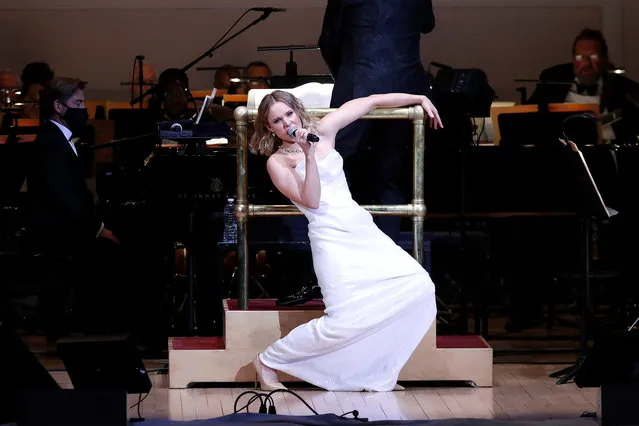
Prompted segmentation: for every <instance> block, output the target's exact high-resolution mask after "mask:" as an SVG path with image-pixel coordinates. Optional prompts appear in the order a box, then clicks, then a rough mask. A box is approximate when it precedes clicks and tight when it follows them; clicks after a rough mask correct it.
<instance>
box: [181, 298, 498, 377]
mask: <svg viewBox="0 0 639 426" xmlns="http://www.w3.org/2000/svg"><path fill="white" fill-rule="evenodd" d="M323 310H324V305H323V304H322V302H321V300H313V301H310V302H308V303H306V304H304V305H300V306H296V307H293V308H279V307H276V306H275V300H270V299H268V300H264V299H260V300H251V301H249V309H248V310H239V309H238V308H237V301H236V300H225V301H224V311H225V312H224V313H225V330H224V337H223V338H222V337H172V338H170V339H169V385H170V387H171V388H173V389H176V388H187V387H190V386H192V385H194V384H197V383H231V382H236V383H254V382H255V378H256V375H255V370H254V368H253V365H252V361H253V359H254V358H255V356H256V355H257V354H258V353H259V352H261V351H263V350H264V349H266V348H267V347H268V346H269V345H270V344H271V343H273V342H275V341H276V340H277V339H279V338H281V337H283V336H285V335H286V334H288V333H289V332H290V331H291V330H292V329H293V328H295V327H296V326H297V325H299V324H302V323H305V322H307V321H309V320H311V319H313V318H317V317H320V316H322V315H323V313H324V311H323ZM281 380H282V381H283V382H289V381H297V379H296V378H293V377H281ZM399 380H400V381H401V382H410V381H469V382H473V383H474V384H475V385H477V386H492V383H493V352H492V348H491V347H490V346H489V345H488V343H487V342H486V341H485V340H484V339H483V338H482V337H480V336H437V335H436V326H435V324H433V327H432V328H431V329H430V330H429V332H428V333H427V335H426V336H425V337H424V339H423V340H422V342H421V343H420V345H419V346H418V347H417V349H416V350H415V352H414V353H413V355H412V356H411V358H410V359H409V360H408V362H407V363H406V365H405V366H404V369H403V370H402V372H401V373H400V377H399Z"/></svg>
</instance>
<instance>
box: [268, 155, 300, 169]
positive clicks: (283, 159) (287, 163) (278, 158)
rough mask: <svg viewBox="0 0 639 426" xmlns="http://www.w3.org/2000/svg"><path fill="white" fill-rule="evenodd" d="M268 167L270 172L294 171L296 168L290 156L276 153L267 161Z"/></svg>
mask: <svg viewBox="0 0 639 426" xmlns="http://www.w3.org/2000/svg"><path fill="white" fill-rule="evenodd" d="M266 167H267V169H269V170H272V169H276V170H282V169H292V168H295V164H294V162H293V161H292V160H291V158H290V157H289V156H287V155H284V154H279V153H275V154H273V155H271V156H270V157H269V158H268V160H266Z"/></svg>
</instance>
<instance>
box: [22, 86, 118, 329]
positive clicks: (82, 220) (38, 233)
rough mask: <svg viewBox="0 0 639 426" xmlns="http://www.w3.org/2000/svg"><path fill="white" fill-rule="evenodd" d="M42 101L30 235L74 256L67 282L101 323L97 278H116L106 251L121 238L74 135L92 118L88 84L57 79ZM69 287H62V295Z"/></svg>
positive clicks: (44, 248)
mask: <svg viewBox="0 0 639 426" xmlns="http://www.w3.org/2000/svg"><path fill="white" fill-rule="evenodd" d="M40 104H41V110H40V113H41V117H42V118H44V119H45V121H44V123H43V124H42V126H41V128H40V131H39V133H38V136H37V137H36V140H35V141H34V143H33V149H32V154H31V158H30V165H29V174H28V177H27V191H28V198H29V204H30V227H29V234H30V236H31V241H32V243H33V244H34V248H36V249H37V250H38V251H41V252H45V253H48V254H49V255H50V256H56V258H57V259H58V261H59V262H61V263H62V262H68V259H71V261H70V263H67V267H66V268H65V269H64V271H65V279H64V280H63V281H67V279H68V280H71V281H72V283H71V286H73V287H74V291H75V292H76V294H77V296H78V298H79V299H78V307H79V308H80V309H81V310H84V311H85V314H86V315H87V316H88V317H92V318H91V320H93V319H95V320H96V321H99V322H102V320H106V319H107V318H109V316H108V314H106V313H105V312H102V313H101V314H102V315H107V316H105V317H104V318H95V315H100V314H98V312H97V311H95V310H94V308H95V306H96V303H95V302H97V300H98V299H101V298H102V296H103V294H100V295H98V293H102V292H103V291H104V288H103V287H102V288H101V287H100V286H98V285H96V281H97V278H98V277H99V276H101V277H104V278H105V279H106V278H107V277H112V275H111V274H109V271H113V269H114V265H110V264H107V265H106V267H105V262H108V260H107V259H105V256H104V255H105V253H108V252H109V251H110V250H111V249H112V248H111V247H110V246H112V245H117V244H118V243H119V241H118V239H117V238H116V236H115V235H114V234H113V232H111V231H110V230H109V229H108V228H106V227H105V226H104V223H103V222H102V221H101V220H100V219H99V217H98V215H97V214H96V206H95V203H94V198H93V194H92V193H91V191H89V189H88V187H87V185H86V181H85V176H86V173H85V170H84V168H83V163H82V161H81V158H80V156H79V155H78V149H77V147H76V146H75V144H74V140H75V138H74V136H76V135H79V134H81V133H82V132H83V131H84V129H85V126H86V123H87V120H88V114H87V110H86V108H85V106H84V83H83V82H82V81H80V80H76V79H70V78H55V79H53V80H52V82H51V83H50V85H49V86H48V87H46V88H45V89H44V90H43V91H42V96H41V102H40ZM65 258H66V259H67V260H64V259H65ZM96 268H99V269H101V270H100V271H98V270H96ZM76 283H77V284H78V285H77V286H74V284H76ZM94 285H96V287H93V286H94ZM64 291H65V289H61V290H60V291H59V292H58V294H60V293H61V292H64ZM89 301H92V302H91V303H90V302H89ZM56 308H57V309H59V308H60V307H59V306H58V307H56ZM93 314H95V315H93ZM84 320H88V318H83V323H84V324H87V323H86V322H84ZM91 320H89V321H91ZM57 331H59V330H57Z"/></svg>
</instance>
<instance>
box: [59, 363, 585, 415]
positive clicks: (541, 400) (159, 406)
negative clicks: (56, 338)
mask: <svg viewBox="0 0 639 426" xmlns="http://www.w3.org/2000/svg"><path fill="white" fill-rule="evenodd" d="M146 364H147V365H146V366H147V369H148V370H149V371H150V377H151V380H152V383H153V388H152V390H151V392H150V394H149V395H148V397H147V398H146V399H145V400H144V401H143V402H142V404H141V415H142V417H144V418H146V419H166V420H196V419H211V418H216V417H220V416H223V415H228V414H233V409H234V408H233V406H234V403H235V400H236V398H237V397H238V396H239V395H240V394H241V393H242V392H244V391H246V390H253V388H252V387H249V388H247V387H219V388H195V389H169V388H168V375H165V374H160V373H159V372H158V370H157V369H160V368H162V367H163V363H162V362H160V361H147V362H146ZM565 366H566V365H565V364H561V365H548V364H547V365H532V364H498V365H495V366H494V387H492V388H450V387H447V388H435V387H409V388H407V390H406V391H403V392H388V393H360V392H325V391H320V390H314V389H309V388H308V387H307V388H301V387H295V388H292V389H291V390H293V391H294V392H296V393H297V394H298V395H299V396H300V397H302V398H303V399H304V400H305V401H306V402H307V403H308V404H309V405H310V406H311V407H313V408H314V409H315V410H316V411H317V412H318V413H320V414H322V413H333V414H337V415H341V414H343V413H346V412H349V411H352V410H358V411H359V416H360V418H362V417H363V418H368V419H369V420H385V419H389V420H428V419H430V420H434V419H452V418H457V419H464V418H476V419H500V420H539V421H541V420H550V419H575V420H576V419H578V418H579V417H580V415H581V414H582V413H583V412H584V411H589V412H592V411H596V393H597V392H596V389H579V388H577V387H576V386H575V385H574V384H573V383H569V384H565V385H556V384H555V381H556V379H552V378H549V377H548V374H549V373H551V372H553V371H556V370H559V369H561V368H563V367H565ZM51 374H52V375H53V376H54V377H55V379H56V380H57V381H58V382H59V383H60V384H61V385H62V386H63V387H64V388H69V389H70V388H72V387H73V386H72V385H71V383H70V381H69V378H68V376H67V374H66V373H65V372H64V371H52V372H51ZM248 398H250V396H244V397H242V399H241V400H240V402H239V403H238V407H241V406H243V405H245V404H246V403H247V402H248ZM274 399H275V406H276V408H277V413H278V414H284V415H312V413H311V412H310V411H309V410H308V408H307V407H306V406H305V405H304V404H303V403H302V402H301V401H299V400H298V399H297V398H296V397H295V396H293V395H290V394H284V395H282V394H280V395H274ZM137 401H138V396H137V395H129V402H130V405H133V404H135V403H136V402H137ZM258 408H259V406H258V404H253V405H252V406H251V407H250V411H251V412H253V413H257V412H258ZM136 416H137V410H136V409H131V417H132V418H134V417H136ZM584 420H585V419H584Z"/></svg>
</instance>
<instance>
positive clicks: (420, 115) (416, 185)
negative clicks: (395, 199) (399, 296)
mask: <svg viewBox="0 0 639 426" xmlns="http://www.w3.org/2000/svg"><path fill="white" fill-rule="evenodd" d="M424 151H425V144H424V109H423V108H422V107H421V106H416V107H413V257H415V259H416V260H417V261H418V262H419V263H420V264H423V263H424V218H425V217H426V203H425V201H424Z"/></svg>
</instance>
